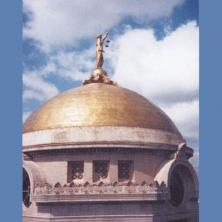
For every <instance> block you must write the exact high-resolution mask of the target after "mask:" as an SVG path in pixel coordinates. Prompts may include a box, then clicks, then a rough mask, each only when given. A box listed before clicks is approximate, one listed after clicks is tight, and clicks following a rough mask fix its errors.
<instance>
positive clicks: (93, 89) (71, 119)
mask: <svg viewBox="0 0 222 222" xmlns="http://www.w3.org/2000/svg"><path fill="white" fill-rule="evenodd" d="M90 126H93V127H96V126H127V127H141V128H150V129H159V130H164V131H169V132H172V133H176V134H180V133H179V132H178V130H177V128H176V127H175V125H174V124H173V122H172V121H171V120H170V119H169V117H168V116H167V115H166V114H165V113H164V112H163V111H161V110H160V109H159V108H158V107H156V106H155V105H153V104H152V103H151V102H149V101H148V100H147V99H146V98H144V97H143V96H141V95H139V94H137V93H135V92H133V91H131V90H127V89H124V88H121V87H118V86H114V85H108V84H103V83H91V84H88V85H84V86H81V87H79V88H75V89H71V90H69V91H66V92H64V93H62V94H60V95H58V96H56V97H54V98H52V99H51V100H49V101H48V102H46V103H45V104H43V105H42V106H41V107H40V108H39V109H38V110H36V111H35V112H34V113H33V114H32V115H31V116H30V117H29V118H28V119H27V120H26V122H25V124H24V133H27V132H34V131H39V130H46V129H55V128H69V127H90Z"/></svg>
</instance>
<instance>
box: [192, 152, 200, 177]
mask: <svg viewBox="0 0 222 222" xmlns="http://www.w3.org/2000/svg"><path fill="white" fill-rule="evenodd" d="M190 162H191V163H192V165H193V167H194V169H195V170H196V172H197V173H198V172H199V150H194V155H193V157H192V158H191V159H190Z"/></svg>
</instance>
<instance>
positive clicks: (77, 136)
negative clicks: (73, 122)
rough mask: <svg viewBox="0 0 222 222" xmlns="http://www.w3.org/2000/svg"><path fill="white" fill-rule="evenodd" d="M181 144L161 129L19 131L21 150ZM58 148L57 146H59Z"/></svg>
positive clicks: (174, 136)
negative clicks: (21, 133) (21, 142)
mask: <svg viewBox="0 0 222 222" xmlns="http://www.w3.org/2000/svg"><path fill="white" fill-rule="evenodd" d="M181 143H185V140H184V139H183V138H182V136H180V135H177V134H174V133H170V132H167V131H162V130H153V129H146V128H137V127H111V126H107V127H75V128H64V129H50V130H43V131H37V132H31V133H25V134H23V150H27V151H29V150H30V151H34V150H38V149H47V150H48V149H49V148H50V147H49V145H50V146H52V149H55V148H56V147H59V146H61V145H62V146H63V147H64V146H65V145H67V146H68V147H67V148H69V146H71V147H72V148H73V147H74V148H75V145H77V146H78V147H80V146H85V145H86V146H95V145H96V146H97V145H101V146H104V145H105V146H107V145H108V146H112V145H114V146H120V147H121V146H122V147H124V146H128V145H130V144H132V146H134V147H135V145H140V146H141V147H145V148H146V147H147V148H150V147H152V144H154V147H155V145H156V146H157V145H158V146H159V147H160V148H162V146H163V145H169V146H178V144H181ZM59 149H61V147H59Z"/></svg>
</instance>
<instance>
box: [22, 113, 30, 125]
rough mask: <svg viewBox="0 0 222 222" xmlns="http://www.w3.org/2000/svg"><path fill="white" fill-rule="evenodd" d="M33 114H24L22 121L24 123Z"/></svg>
mask: <svg viewBox="0 0 222 222" xmlns="http://www.w3.org/2000/svg"><path fill="white" fill-rule="evenodd" d="M30 114H31V112H23V117H22V120H23V123H24V122H25V121H26V119H27V118H28V117H29V116H30Z"/></svg>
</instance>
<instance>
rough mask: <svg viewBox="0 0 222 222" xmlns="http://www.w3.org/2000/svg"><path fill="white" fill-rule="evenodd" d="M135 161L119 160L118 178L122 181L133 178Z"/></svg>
mask: <svg viewBox="0 0 222 222" xmlns="http://www.w3.org/2000/svg"><path fill="white" fill-rule="evenodd" d="M132 168H133V163H132V161H131V160H120V161H118V179H119V181H120V182H123V181H130V180H131V179H132V172H133V169H132Z"/></svg>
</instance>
